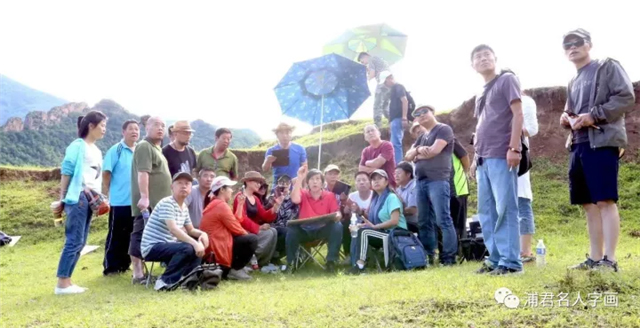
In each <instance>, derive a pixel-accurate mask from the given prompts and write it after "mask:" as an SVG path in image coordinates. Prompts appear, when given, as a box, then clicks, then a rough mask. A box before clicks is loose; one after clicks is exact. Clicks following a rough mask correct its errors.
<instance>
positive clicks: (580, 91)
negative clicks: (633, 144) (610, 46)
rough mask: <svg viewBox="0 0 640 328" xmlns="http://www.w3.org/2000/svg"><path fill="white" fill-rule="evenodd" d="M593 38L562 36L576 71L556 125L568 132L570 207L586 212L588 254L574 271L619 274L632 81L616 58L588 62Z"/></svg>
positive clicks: (581, 31) (573, 34) (582, 34)
mask: <svg viewBox="0 0 640 328" xmlns="http://www.w3.org/2000/svg"><path fill="white" fill-rule="evenodd" d="M591 47H592V43H591V34H589V32H587V31H586V30H584V29H577V30H574V31H570V32H568V33H567V34H565V35H564V38H563V48H564V51H565V55H566V56H567V58H568V59H569V61H571V62H572V63H573V64H574V65H575V66H576V69H577V74H576V76H575V77H574V78H573V79H571V81H570V82H569V86H568V88H567V103H566V106H565V111H564V113H563V114H562V116H561V117H560V124H561V126H562V127H564V128H566V129H571V135H570V136H569V139H568V142H567V144H568V146H569V147H568V148H569V150H570V152H571V156H570V160H569V193H570V198H571V204H574V205H582V207H583V208H584V210H585V212H586V214H587V227H588V231H589V239H590V241H591V242H590V246H591V249H590V252H589V255H588V257H587V260H586V261H584V262H582V263H579V264H577V265H575V266H573V267H572V268H574V269H583V270H586V269H592V268H604V269H610V270H612V271H615V272H617V271H618V263H617V262H616V246H617V244H618V237H619V234H620V215H619V213H618V207H617V205H616V202H617V201H618V166H619V164H618V160H619V158H618V157H619V156H618V155H619V152H620V149H622V148H624V147H625V146H626V145H627V133H626V130H625V114H626V113H628V112H630V111H631V110H633V108H634V103H635V95H634V90H633V86H632V85H631V81H630V80H629V77H628V76H627V73H626V72H625V71H624V69H623V68H622V66H621V65H620V63H619V62H617V61H616V60H613V59H611V58H606V59H604V60H597V59H591V56H590V54H589V52H590V51H591Z"/></svg>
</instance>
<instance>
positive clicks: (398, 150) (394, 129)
mask: <svg viewBox="0 0 640 328" xmlns="http://www.w3.org/2000/svg"><path fill="white" fill-rule="evenodd" d="M390 133H391V144H393V154H394V155H393V157H394V158H395V160H396V164H398V163H400V162H402V159H403V158H404V152H403V151H402V138H404V129H403V128H402V118H394V119H393V120H392V121H391V129H390Z"/></svg>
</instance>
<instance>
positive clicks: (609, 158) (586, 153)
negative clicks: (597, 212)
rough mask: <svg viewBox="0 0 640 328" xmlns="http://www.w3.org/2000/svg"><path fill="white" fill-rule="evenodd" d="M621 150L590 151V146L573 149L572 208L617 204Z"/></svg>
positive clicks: (608, 148) (599, 149) (571, 170)
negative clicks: (603, 202)
mask: <svg viewBox="0 0 640 328" xmlns="http://www.w3.org/2000/svg"><path fill="white" fill-rule="evenodd" d="M618 168H619V162H618V148H617V147H602V148H596V149H593V148H591V146H590V144H589V143H588V142H585V143H579V144H576V145H573V146H571V155H570V159H569V194H570V197H571V204H574V205H582V204H595V203H597V202H600V201H608V200H612V201H614V202H617V201H618Z"/></svg>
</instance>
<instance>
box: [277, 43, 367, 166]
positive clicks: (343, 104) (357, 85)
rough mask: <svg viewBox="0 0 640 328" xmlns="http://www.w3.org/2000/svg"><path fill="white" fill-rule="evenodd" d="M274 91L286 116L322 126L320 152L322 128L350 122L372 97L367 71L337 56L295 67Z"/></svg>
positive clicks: (298, 64)
mask: <svg viewBox="0 0 640 328" xmlns="http://www.w3.org/2000/svg"><path fill="white" fill-rule="evenodd" d="M274 90H275V93H276V97H277V98H278V102H279V103H280V108H281V110H282V114H284V115H287V116H289V117H293V118H297V119H299V120H301V121H303V122H306V123H309V124H311V125H314V126H316V125H320V147H319V148H320V149H319V150H318V151H319V152H322V124H324V123H329V122H333V121H338V120H344V119H348V118H349V117H351V115H353V113H354V112H355V111H356V110H358V108H359V107H360V105H362V103H363V102H364V101H365V100H366V99H367V98H368V97H369V96H370V95H371V93H370V92H369V86H368V85H367V73H366V68H365V67H364V66H363V65H361V64H359V63H356V62H353V61H351V60H349V59H347V58H344V57H342V56H339V55H336V54H330V55H325V56H322V57H319V58H314V59H310V60H307V61H303V62H299V63H295V64H293V66H291V68H290V69H289V71H288V72H287V74H286V75H285V76H284V77H283V78H282V80H280V83H278V85H277V86H276V87H275V89H274ZM318 165H320V155H318Z"/></svg>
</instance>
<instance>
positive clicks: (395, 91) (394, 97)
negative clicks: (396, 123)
mask: <svg viewBox="0 0 640 328" xmlns="http://www.w3.org/2000/svg"><path fill="white" fill-rule="evenodd" d="M406 96H407V90H405V88H404V86H403V85H402V84H395V85H394V86H393V87H391V94H390V96H389V100H390V102H389V121H391V120H393V119H396V118H402V101H401V100H400V99H402V97H406ZM407 114H408V113H407Z"/></svg>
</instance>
